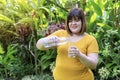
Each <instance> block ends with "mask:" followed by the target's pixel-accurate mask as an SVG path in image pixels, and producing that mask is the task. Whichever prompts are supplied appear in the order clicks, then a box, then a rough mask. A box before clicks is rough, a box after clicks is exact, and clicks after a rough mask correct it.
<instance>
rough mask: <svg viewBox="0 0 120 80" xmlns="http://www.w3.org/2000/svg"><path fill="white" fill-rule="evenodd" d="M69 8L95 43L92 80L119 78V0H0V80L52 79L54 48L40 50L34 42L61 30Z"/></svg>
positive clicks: (119, 79) (115, 79) (114, 79)
mask: <svg viewBox="0 0 120 80" xmlns="http://www.w3.org/2000/svg"><path fill="white" fill-rule="evenodd" d="M73 7H80V8H82V9H83V10H84V11H85V14H86V20H87V26H88V30H87V32H88V33H89V34H91V35H93V36H95V37H96V39H97V41H98V44H99V50H100V52H99V63H98V66H97V68H96V69H95V70H93V72H94V74H95V80H120V0H0V80H7V79H10V80H53V77H52V69H53V68H54V64H55V57H56V49H55V50H47V51H40V50H38V49H37V48H36V41H37V40H38V39H39V38H42V37H45V36H47V35H49V34H50V33H52V32H54V31H56V30H59V29H65V20H66V16H67V13H68V11H69V10H70V9H71V8H73Z"/></svg>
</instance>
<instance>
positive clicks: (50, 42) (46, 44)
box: [36, 36, 57, 50]
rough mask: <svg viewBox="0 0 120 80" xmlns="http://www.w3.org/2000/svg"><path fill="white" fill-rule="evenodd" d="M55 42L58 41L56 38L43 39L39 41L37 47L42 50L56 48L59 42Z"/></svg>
mask: <svg viewBox="0 0 120 80" xmlns="http://www.w3.org/2000/svg"><path fill="white" fill-rule="evenodd" d="M55 40H57V37H56V36H50V37H45V38H41V39H39V40H38V41H37V44H36V47H37V48H38V49H40V50H47V49H53V48H56V43H57V41H55Z"/></svg>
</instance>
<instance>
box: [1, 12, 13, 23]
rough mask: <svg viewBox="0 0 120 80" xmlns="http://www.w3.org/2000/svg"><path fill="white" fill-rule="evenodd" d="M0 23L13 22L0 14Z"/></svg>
mask: <svg viewBox="0 0 120 80" xmlns="http://www.w3.org/2000/svg"><path fill="white" fill-rule="evenodd" d="M0 21H5V22H9V23H12V24H14V21H13V20H11V19H10V18H8V17H7V16H5V15H2V14H0Z"/></svg>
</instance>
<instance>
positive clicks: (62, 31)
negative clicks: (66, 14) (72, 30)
mask: <svg viewBox="0 0 120 80" xmlns="http://www.w3.org/2000/svg"><path fill="white" fill-rule="evenodd" d="M64 33H65V30H58V31H55V32H54V33H52V34H50V35H49V36H58V37H61V36H63V34H64Z"/></svg>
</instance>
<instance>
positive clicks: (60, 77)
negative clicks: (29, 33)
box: [36, 8, 98, 80]
mask: <svg viewBox="0 0 120 80" xmlns="http://www.w3.org/2000/svg"><path fill="white" fill-rule="evenodd" d="M65 28H66V30H58V31H55V32H54V33H52V34H51V35H49V36H47V37H45V38H42V39H39V40H38V42H37V44H36V47H37V48H38V49H40V50H46V49H52V48H57V58H56V66H55V68H54V70H53V76H54V79H55V80H94V76H93V73H92V71H91V69H95V68H96V66H97V63H98V44H97V41H96V39H95V38H94V37H93V36H91V35H89V34H88V33H87V32H86V21H85V15H84V12H83V10H82V9H80V8H73V9H71V10H70V12H69V13H68V16H67V21H66V27H65ZM63 37H65V38H67V39H69V41H68V42H66V43H65V44H61V45H58V46H54V45H53V46H51V47H48V48H46V47H44V44H45V41H46V40H47V42H48V43H49V42H50V43H53V44H58V43H59V42H60V39H61V38H63ZM70 43H74V44H70Z"/></svg>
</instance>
